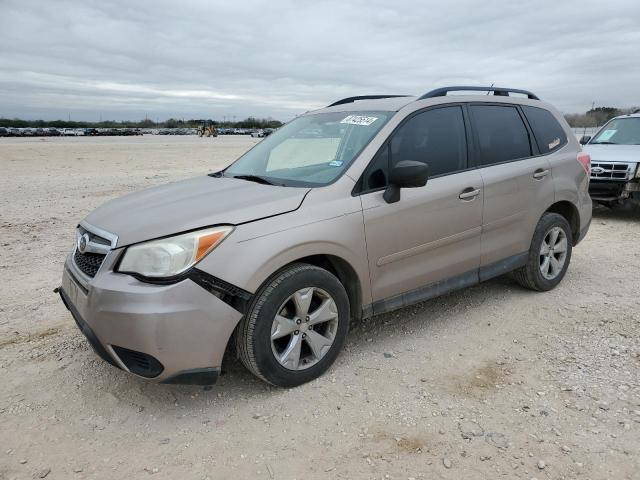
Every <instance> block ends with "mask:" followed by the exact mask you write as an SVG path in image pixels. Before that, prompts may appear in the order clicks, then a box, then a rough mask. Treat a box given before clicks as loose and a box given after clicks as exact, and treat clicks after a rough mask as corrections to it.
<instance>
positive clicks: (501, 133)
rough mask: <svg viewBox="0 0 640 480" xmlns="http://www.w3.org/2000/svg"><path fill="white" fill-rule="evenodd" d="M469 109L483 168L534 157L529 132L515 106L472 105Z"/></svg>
mask: <svg viewBox="0 0 640 480" xmlns="http://www.w3.org/2000/svg"><path fill="white" fill-rule="evenodd" d="M469 109H470V110H471V115H472V117H473V121H474V125H475V128H476V132H477V135H478V142H479V148H480V152H479V153H480V164H481V165H491V164H494V163H502V162H508V161H511V160H518V159H520V158H527V157H530V156H531V144H530V143H529V133H528V132H527V127H525V125H524V123H523V121H522V118H521V117H520V114H519V113H518V110H517V109H516V108H515V107H511V106H502V105H499V106H498V105H471V106H470V107H469Z"/></svg>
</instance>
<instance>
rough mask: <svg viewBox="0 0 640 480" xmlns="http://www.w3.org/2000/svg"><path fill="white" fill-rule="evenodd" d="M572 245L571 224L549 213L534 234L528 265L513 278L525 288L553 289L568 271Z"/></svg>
mask: <svg viewBox="0 0 640 480" xmlns="http://www.w3.org/2000/svg"><path fill="white" fill-rule="evenodd" d="M572 243H573V237H572V233H571V227H570V226H569V222H567V220H566V219H565V218H564V217H563V216H562V215H559V214H557V213H545V214H544V215H543V216H542V218H541V219H540V220H539V221H538V225H537V226H536V230H535V232H534V234H533V239H532V240H531V247H530V249H529V256H528V258H527V263H526V265H524V266H523V267H521V268H519V269H518V270H516V271H514V272H513V277H514V278H515V280H516V281H517V282H518V283H519V284H520V285H522V286H523V287H525V288H529V289H531V290H538V291H547V290H551V289H552V288H554V287H555V286H556V285H558V284H559V283H560V282H561V281H562V279H563V278H564V275H565V273H566V272H567V268H568V267H569V262H570V260H571V247H572Z"/></svg>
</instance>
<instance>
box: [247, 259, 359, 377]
mask: <svg viewBox="0 0 640 480" xmlns="http://www.w3.org/2000/svg"><path fill="white" fill-rule="evenodd" d="M348 329H349V299H348V297H347V293H346V291H345V289H344V286H343V285H342V284H341V283H340V281H339V280H338V279H337V278H336V277H335V276H334V275H332V274H331V273H330V272H328V271H326V270H324V269H322V268H318V267H315V266H313V265H307V264H295V265H291V266H289V267H286V268H284V269H283V270H281V271H280V272H278V273H277V274H275V275H274V276H273V277H271V279H269V280H268V281H267V282H266V284H265V285H264V286H263V287H262V288H261V289H260V290H259V291H258V292H257V293H256V296H255V298H254V300H253V302H252V303H251V306H250V307H249V309H248V311H247V313H246V315H245V316H244V318H243V319H242V320H241V323H240V325H239V328H238V334H237V336H236V346H237V350H238V353H239V356H240V360H241V361H242V363H243V364H244V365H245V367H247V369H249V371H251V373H253V374H254V375H256V376H257V377H259V378H261V379H262V380H265V381H267V382H269V383H271V384H273V385H276V386H279V387H295V386H298V385H301V384H303V383H305V382H308V381H310V380H313V379H314V378H317V377H319V376H320V375H322V373H324V372H325V371H326V370H327V369H328V368H329V367H330V366H331V364H332V363H333V362H334V360H335V359H336V357H337V356H338V354H339V353H340V350H341V349H342V346H343V344H344V341H345V338H346V335H347V331H348Z"/></svg>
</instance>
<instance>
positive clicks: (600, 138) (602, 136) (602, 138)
mask: <svg viewBox="0 0 640 480" xmlns="http://www.w3.org/2000/svg"><path fill="white" fill-rule="evenodd" d="M617 131H618V130H605V131H604V132H602V133H601V134H600V135H598V142H606V141H608V140H609V139H610V138H611V137H613V136H614V135H615V134H616V132H617Z"/></svg>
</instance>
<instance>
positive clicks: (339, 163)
mask: <svg viewBox="0 0 640 480" xmlns="http://www.w3.org/2000/svg"><path fill="white" fill-rule="evenodd" d="M343 163H344V162H343V161H342V160H332V161H331V162H329V166H330V167H341V166H342V164H343Z"/></svg>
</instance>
